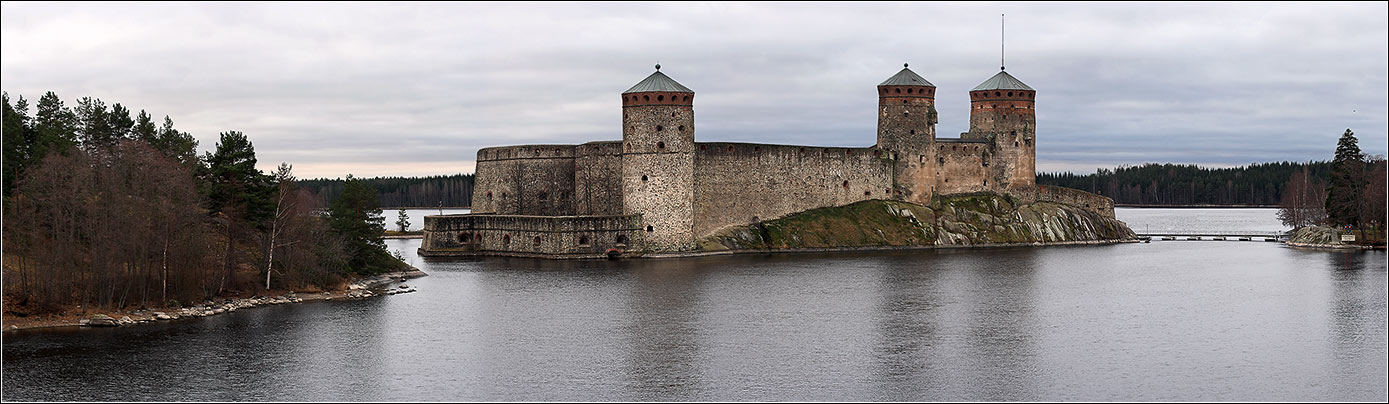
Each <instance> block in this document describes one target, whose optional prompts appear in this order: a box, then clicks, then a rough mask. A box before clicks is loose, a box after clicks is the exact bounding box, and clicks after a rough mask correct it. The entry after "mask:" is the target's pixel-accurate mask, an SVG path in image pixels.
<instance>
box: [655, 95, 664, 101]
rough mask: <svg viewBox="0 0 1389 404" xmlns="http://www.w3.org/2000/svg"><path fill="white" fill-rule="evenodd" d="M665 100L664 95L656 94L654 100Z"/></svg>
mask: <svg viewBox="0 0 1389 404" xmlns="http://www.w3.org/2000/svg"><path fill="white" fill-rule="evenodd" d="M665 100H666V96H664V95H658V96H656V101H665Z"/></svg>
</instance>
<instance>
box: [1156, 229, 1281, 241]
mask: <svg viewBox="0 0 1389 404" xmlns="http://www.w3.org/2000/svg"><path fill="white" fill-rule="evenodd" d="M1137 234H1138V239H1139V240H1143V241H1144V242H1148V241H1150V240H1165V241H1284V240H1287V239H1288V234H1287V233H1284V232H1281V231H1267V232H1257V231H1176V232H1172V231H1167V232H1164V231H1150V232H1142V233H1137Z"/></svg>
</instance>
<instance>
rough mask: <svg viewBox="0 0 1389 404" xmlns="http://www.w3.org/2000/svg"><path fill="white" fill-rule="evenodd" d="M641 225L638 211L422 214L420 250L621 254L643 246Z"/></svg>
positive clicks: (591, 255)
mask: <svg viewBox="0 0 1389 404" xmlns="http://www.w3.org/2000/svg"><path fill="white" fill-rule="evenodd" d="M641 226H642V219H641V215H621V216H520V215H492V214H463V215H433V216H425V217H424V240H423V241H421V242H420V249H419V254H420V255H421V256H426V257H430V256H471V255H508V256H526V257H542V258H599V257H605V256H607V255H608V253H609V252H611V251H614V250H615V251H617V252H618V253H619V254H621V255H623V256H634V255H641V254H642V253H644V252H645V250H646V245H645V237H644V236H645V233H644V231H643V230H642V227H641Z"/></svg>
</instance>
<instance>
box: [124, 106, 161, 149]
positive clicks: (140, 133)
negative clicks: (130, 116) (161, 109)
mask: <svg viewBox="0 0 1389 404" xmlns="http://www.w3.org/2000/svg"><path fill="white" fill-rule="evenodd" d="M158 134H159V129H158V128H155V126H154V119H153V118H152V117H150V114H149V113H146V112H145V110H143V109H142V110H140V115H137V116H135V126H134V127H132V128H131V129H130V136H131V137H133V138H135V139H136V140H139V141H142V142H145V143H147V144H149V145H150V147H153V148H154V149H155V150H160V148H159V145H158V144H157V142H156V141H155V136H157V135H158ZM160 151H162V150H160Z"/></svg>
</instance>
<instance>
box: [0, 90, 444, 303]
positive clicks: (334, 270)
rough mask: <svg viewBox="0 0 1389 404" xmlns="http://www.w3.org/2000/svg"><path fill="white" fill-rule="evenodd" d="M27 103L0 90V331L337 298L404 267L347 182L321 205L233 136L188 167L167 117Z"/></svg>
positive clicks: (186, 143)
mask: <svg viewBox="0 0 1389 404" xmlns="http://www.w3.org/2000/svg"><path fill="white" fill-rule="evenodd" d="M34 107H35V111H34V113H33V115H30V112H29V109H30V105H29V102H28V100H26V99H25V98H24V97H22V96H20V97H16V98H15V99H14V100H13V101H12V100H11V99H10V95H9V94H8V93H5V94H4V132H3V133H4V165H3V171H4V212H3V214H4V240H3V241H4V285H3V286H4V320H5V324H6V326H7V327H6V328H7V329H11V328H15V327H17V326H18V325H53V324H70V323H73V322H75V321H76V320H77V319H78V318H81V319H83V320H84V321H87V320H92V319H100V320H107V319H110V318H112V317H115V316H116V314H120V315H121V317H131V316H134V317H136V318H137V319H146V320H149V319H159V318H162V317H177V316H178V313H184V314H189V313H192V314H195V315H206V314H209V313H217V312H221V311H227V310H235V309H236V308H238V307H246V306H249V305H256V304H273V303H282V302H286V301H298V300H304V299H305V298H306V297H307V296H306V295H305V294H306V293H311V294H313V296H315V297H318V296H322V295H321V294H322V293H323V292H329V296H330V297H331V296H333V293H337V294H339V295H345V294H347V292H348V289H349V286H350V285H352V284H353V281H356V280H359V279H363V278H367V277H373V276H378V275H380V274H386V273H392V274H402V273H407V271H410V270H413V268H410V266H409V265H407V264H405V263H404V262H402V261H401V260H400V259H398V258H397V257H395V256H393V255H392V254H391V253H390V252H388V251H386V249H385V246H384V244H383V242H382V241H381V234H382V232H383V231H384V230H385V218H384V216H383V215H382V214H381V208H380V206H379V202H378V200H377V197H376V192H377V191H376V190H375V189H374V188H372V187H370V186H367V185H366V183H365V182H364V181H362V180H359V179H356V178H354V177H352V176H351V175H349V176H348V177H347V178H346V180H344V181H342V187H341V191H340V192H339V193H338V194H337V195H336V196H335V197H334V198H333V199H331V200H328V201H325V200H323V199H321V198H319V197H317V196H316V195H314V194H313V193H311V192H309V191H308V190H305V189H303V188H302V187H300V186H299V182H298V181H297V180H296V178H295V177H294V174H293V171H292V166H291V165H289V164H287V163H286V164H280V166H279V168H278V169H277V170H275V172H273V173H270V174H265V173H263V172H261V171H260V170H258V169H257V168H256V163H257V160H256V154H255V149H254V147H253V146H252V143H251V141H250V139H249V138H248V137H247V136H246V135H245V134H243V133H241V132H238V131H227V132H223V133H220V136H219V141H218V142H217V144H216V147H215V149H214V151H212V152H208V153H204V154H203V155H201V156H199V155H198V154H197V145H198V142H197V140H196V139H195V138H194V137H193V136H192V135H190V134H189V133H187V132H183V131H180V130H178V129H176V128H175V127H174V123H173V120H172V119H171V118H169V117H167V116H165V117H164V119H163V121H162V124H157V123H156V122H155V121H154V119H153V116H152V115H151V114H150V113H148V112H146V111H144V110H141V111H139V113H137V114H134V116H132V109H131V108H129V107H126V106H124V105H122V104H120V103H113V104H110V105H109V106H108V105H107V104H106V103H105V102H103V101H102V100H100V99H97V98H92V97H83V98H81V99H79V100H77V103H76V105H75V106H74V107H67V106H65V105H64V103H63V101H62V100H61V99H60V98H58V96H57V95H55V94H54V93H53V92H48V93H46V94H44V95H43V96H42V97H40V98H39V100H38V103H37V104H36V105H35V106H34ZM416 272H417V270H416ZM411 273H415V272H411ZM415 274H416V275H418V274H419V273H415ZM296 292H297V293H296ZM353 292H356V293H355V294H353V296H363V295H364V293H363V292H360V291H353ZM310 298H312V297H310ZM320 298H321V297H320ZM108 313H111V314H110V315H109V316H108ZM126 314H128V315H126ZM130 321H136V320H130Z"/></svg>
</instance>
